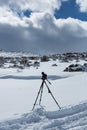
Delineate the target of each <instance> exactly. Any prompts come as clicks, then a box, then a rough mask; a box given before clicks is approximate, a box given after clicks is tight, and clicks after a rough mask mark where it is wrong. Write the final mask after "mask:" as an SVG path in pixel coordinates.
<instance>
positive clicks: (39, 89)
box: [32, 81, 44, 110]
mask: <svg viewBox="0 0 87 130" xmlns="http://www.w3.org/2000/svg"><path fill="white" fill-rule="evenodd" d="M43 84H44V81H43V82H42V84H41V86H40V89H39V91H38V94H37V97H36V100H35V102H34V105H33V108H32V110H34V107H35V105H36V102H37V99H38V97H39V94H40V92H41V89H42V87H43Z"/></svg>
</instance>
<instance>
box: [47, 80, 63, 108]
mask: <svg viewBox="0 0 87 130" xmlns="http://www.w3.org/2000/svg"><path fill="white" fill-rule="evenodd" d="M45 85H46V87H47V89H48V92H49V93H50V94H51V96H52V98H53V99H54V101H55V103H56V104H57V106H58V107H59V109H61V107H60V105H59V104H58V102H57V101H56V99H55V98H54V96H53V94H52V92H51V90H50V89H49V87H48V85H47V83H46V81H45Z"/></svg>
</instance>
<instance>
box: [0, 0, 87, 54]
mask: <svg viewBox="0 0 87 130" xmlns="http://www.w3.org/2000/svg"><path fill="white" fill-rule="evenodd" d="M0 49H2V50H6V51H23V52H31V53H38V54H50V53H65V52H84V51H85V52H86V51H87V0H26V1H25V0H15V1H14V0H0Z"/></svg>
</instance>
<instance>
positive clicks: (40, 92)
mask: <svg viewBox="0 0 87 130" xmlns="http://www.w3.org/2000/svg"><path fill="white" fill-rule="evenodd" d="M47 81H48V80H47ZM48 83H50V82H48ZM44 84H45V85H46V87H47V89H48V93H49V94H51V96H52V98H53V99H54V101H55V103H56V104H57V106H58V108H59V109H61V107H60V105H59V104H58V102H57V101H56V99H55V98H54V96H53V94H52V92H51V90H50V89H49V87H48V85H47V83H46V81H45V80H43V81H42V84H41V86H40V89H39V91H38V94H37V97H36V100H35V102H34V105H33V109H32V110H34V108H35V105H36V102H37V100H38V98H39V96H40V99H39V105H40V104H41V99H42V94H43V87H44ZM50 84H51V83H50Z"/></svg>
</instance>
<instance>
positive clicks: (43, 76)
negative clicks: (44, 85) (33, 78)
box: [41, 72, 51, 84]
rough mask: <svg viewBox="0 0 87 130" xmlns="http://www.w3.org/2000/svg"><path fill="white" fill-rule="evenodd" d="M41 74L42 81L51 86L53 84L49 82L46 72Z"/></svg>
mask: <svg viewBox="0 0 87 130" xmlns="http://www.w3.org/2000/svg"><path fill="white" fill-rule="evenodd" d="M41 74H42V78H41V79H42V80H43V81H45V80H46V81H47V82H48V83H49V84H51V82H50V81H48V79H47V74H45V73H44V72H42V73H41Z"/></svg>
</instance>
